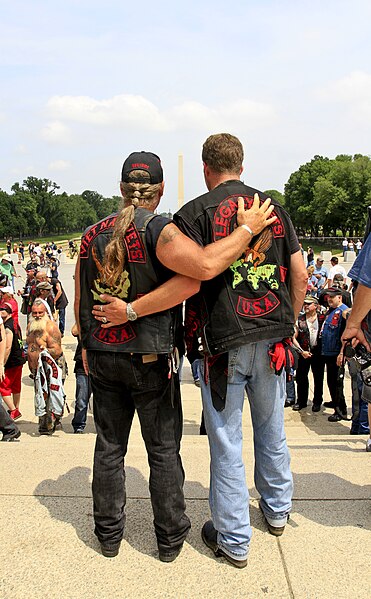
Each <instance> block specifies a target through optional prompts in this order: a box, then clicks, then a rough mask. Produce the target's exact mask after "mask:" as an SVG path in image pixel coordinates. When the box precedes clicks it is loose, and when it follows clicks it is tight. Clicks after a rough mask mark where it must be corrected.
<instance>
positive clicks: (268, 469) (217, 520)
mask: <svg viewBox="0 0 371 599" xmlns="http://www.w3.org/2000/svg"><path fill="white" fill-rule="evenodd" d="M271 343H273V340H272V341H258V342H256V343H250V344H248V345H243V346H241V347H240V348H238V349H235V350H231V351H230V352H229V366H228V388H227V398H226V404H225V408H224V410H222V411H220V412H217V411H216V410H215V408H214V406H213V404H212V400H211V393H210V387H209V385H206V384H205V381H204V378H203V377H202V378H201V389H202V400H203V409H204V415H205V424H206V431H207V434H208V438H209V445H210V455H211V464H210V493H209V502H210V510H211V516H212V520H213V524H214V526H215V528H216V530H217V531H218V544H219V545H220V546H222V547H223V550H224V551H226V552H227V553H228V554H229V555H230V556H232V557H237V558H240V559H242V558H243V557H244V556H246V555H247V553H248V548H249V543H250V539H251V535H252V531H251V526H250V514H249V491H248V488H247V485H246V476H245V467H244V464H243V461H242V410H243V403H244V392H245V389H246V392H247V395H248V399H249V403H250V411H251V419H252V425H253V431H254V449H255V471H254V478H255V486H256V489H257V490H258V492H259V493H260V496H261V501H260V505H261V508H262V510H263V512H264V514H265V515H266V516H267V517H269V518H270V520H277V522H278V521H279V520H281V521H282V519H285V518H287V516H288V514H289V512H290V510H291V500H292V492H293V482H292V475H291V471H290V455H289V451H288V448H287V444H286V436H285V431H284V401H285V393H286V389H285V374H284V373H283V374H281V375H280V376H277V375H275V374H274V373H273V370H272V369H271V368H270V366H269V357H268V349H269V346H270V345H271ZM201 368H202V370H203V364H202V365H201ZM279 525H280V526H281V523H280V524H279Z"/></svg>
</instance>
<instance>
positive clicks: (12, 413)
mask: <svg viewBox="0 0 371 599" xmlns="http://www.w3.org/2000/svg"><path fill="white" fill-rule="evenodd" d="M8 413H9V416H10V417H11V418H12V419H13V420H18V418H22V414H21V413H20V411H19V410H18V408H16V409H15V410H8Z"/></svg>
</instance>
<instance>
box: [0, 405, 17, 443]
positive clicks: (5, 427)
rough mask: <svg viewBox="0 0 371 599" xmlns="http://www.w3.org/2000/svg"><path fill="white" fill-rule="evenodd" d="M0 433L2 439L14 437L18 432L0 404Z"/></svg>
mask: <svg viewBox="0 0 371 599" xmlns="http://www.w3.org/2000/svg"><path fill="white" fill-rule="evenodd" d="M0 431H1V432H2V433H3V436H4V437H9V436H11V435H14V434H15V433H16V432H17V431H18V427H17V425H16V423H15V422H14V420H13V419H12V418H11V417H10V416H9V414H8V412H7V410H6V408H5V407H4V405H3V404H0Z"/></svg>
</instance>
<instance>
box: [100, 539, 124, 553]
mask: <svg viewBox="0 0 371 599" xmlns="http://www.w3.org/2000/svg"><path fill="white" fill-rule="evenodd" d="M120 545H121V541H119V542H118V543H113V544H112V545H109V544H108V543H101V544H100V548H101V551H102V555H104V557H116V556H117V555H118V554H119V551H120Z"/></svg>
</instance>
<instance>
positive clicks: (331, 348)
mask: <svg viewBox="0 0 371 599" xmlns="http://www.w3.org/2000/svg"><path fill="white" fill-rule="evenodd" d="M347 309H348V306H346V305H345V304H341V305H340V306H338V307H337V308H334V309H332V310H330V311H329V313H328V314H327V316H326V320H325V322H324V323H323V327H322V331H321V338H322V355H323V356H337V355H338V354H339V353H340V348H341V340H340V338H341V335H342V333H343V331H344V328H345V320H344V318H343V312H344V310H347Z"/></svg>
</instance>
